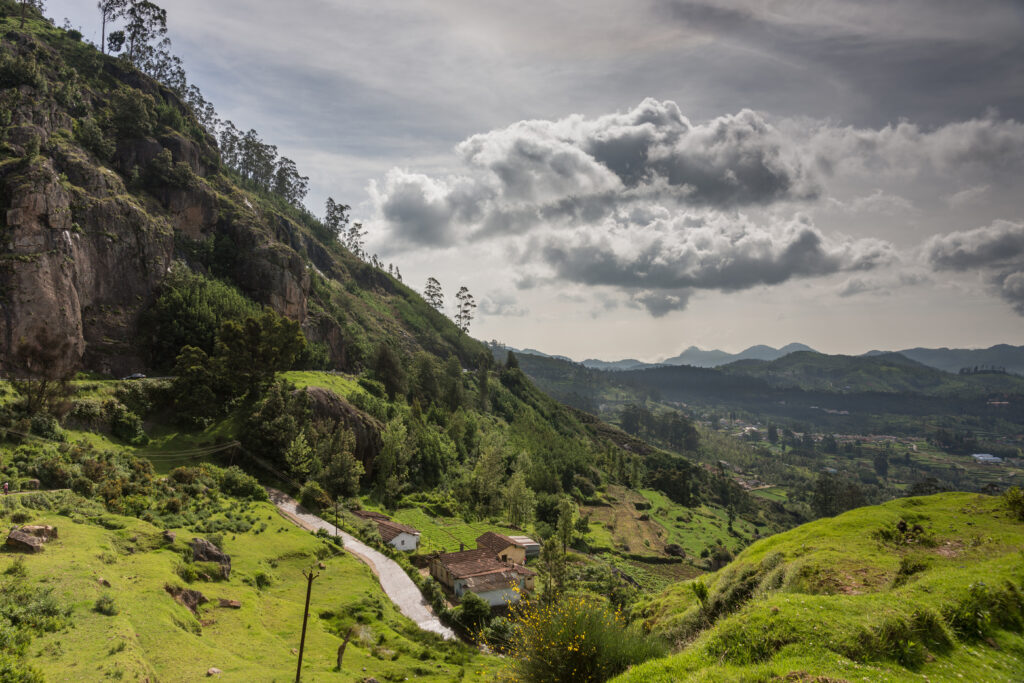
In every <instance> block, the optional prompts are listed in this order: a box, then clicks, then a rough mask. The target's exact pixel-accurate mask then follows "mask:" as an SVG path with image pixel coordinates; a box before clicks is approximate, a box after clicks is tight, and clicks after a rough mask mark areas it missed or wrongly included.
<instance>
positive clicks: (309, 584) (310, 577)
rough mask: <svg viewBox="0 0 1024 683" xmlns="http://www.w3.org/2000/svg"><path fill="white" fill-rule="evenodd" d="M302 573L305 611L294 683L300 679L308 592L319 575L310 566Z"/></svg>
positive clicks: (307, 617) (304, 644)
mask: <svg viewBox="0 0 1024 683" xmlns="http://www.w3.org/2000/svg"><path fill="white" fill-rule="evenodd" d="M302 575H303V576H305V577H306V611H305V612H303V614H302V638H301V639H300V640H299V666H298V668H296V669H295V683H299V681H300V680H301V679H302V651H303V650H305V648H306V622H307V621H309V594H310V593H312V592H313V579H315V578H316V577H318V576H320V572H317V573H315V574H314V573H313V569H312V568H310V569H308V570H306V571H304V572H302Z"/></svg>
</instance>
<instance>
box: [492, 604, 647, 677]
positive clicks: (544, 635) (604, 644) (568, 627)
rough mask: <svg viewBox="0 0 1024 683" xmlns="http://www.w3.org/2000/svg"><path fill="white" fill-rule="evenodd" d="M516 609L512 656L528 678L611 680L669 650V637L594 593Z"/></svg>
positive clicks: (517, 668) (519, 673)
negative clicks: (648, 632)
mask: <svg viewBox="0 0 1024 683" xmlns="http://www.w3.org/2000/svg"><path fill="white" fill-rule="evenodd" d="M513 613H514V615H515V623H516V626H517V630H516V636H515V638H514V640H513V642H512V644H511V647H510V648H509V649H510V651H511V654H510V656H509V659H510V661H511V665H512V668H513V670H514V671H515V673H516V675H517V676H518V678H519V679H520V680H523V681H586V682H592V681H594V682H596V681H606V680H608V679H610V678H613V677H614V676H616V675H618V674H620V673H622V672H623V671H625V670H626V669H627V668H629V667H630V666H633V665H636V664H640V663H641V662H644V661H647V660H648V659H651V658H653V657H661V656H664V655H665V654H666V648H665V646H664V644H663V643H661V642H660V641H658V640H655V639H653V638H651V637H647V636H645V635H644V634H643V632H642V631H641V630H640V628H639V627H638V626H636V625H633V626H627V624H626V622H625V620H624V619H623V618H622V616H621V615H620V614H619V613H618V612H613V611H611V610H610V609H609V608H608V606H607V605H604V604H602V603H599V602H596V601H594V600H593V599H590V598H582V597H581V598H575V597H574V598H565V599H562V600H560V601H558V602H553V603H549V604H546V605H537V604H533V603H530V604H526V605H523V606H521V607H517V608H516V609H514V610H513Z"/></svg>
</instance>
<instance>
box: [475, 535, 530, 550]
mask: <svg viewBox="0 0 1024 683" xmlns="http://www.w3.org/2000/svg"><path fill="white" fill-rule="evenodd" d="M510 545H512V546H516V547H519V548H522V547H524V546H523V545H522V544H521V543H516V542H515V541H513V540H512V539H511V538H509V537H508V536H505V535H504V534H497V533H495V532H493V531H488V532H487V533H485V534H481V535H480V536H479V537H478V538H477V539H476V547H477V548H486V549H487V550H489V551H490V552H491V554H492V555H498V554H500V553H501V551H502V550H504V549H505V548H507V547H509V546H510Z"/></svg>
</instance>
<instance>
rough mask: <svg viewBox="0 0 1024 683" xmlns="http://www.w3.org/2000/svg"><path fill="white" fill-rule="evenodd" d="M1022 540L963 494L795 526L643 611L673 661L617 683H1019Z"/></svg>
mask: <svg viewBox="0 0 1024 683" xmlns="http://www.w3.org/2000/svg"><path fill="white" fill-rule="evenodd" d="M1021 543H1024V523H1022V522H1021V520H1020V519H1017V518H1016V516H1015V515H1011V514H1010V511H1009V510H1008V509H1007V507H1006V504H1005V501H1004V499H1001V498H993V497H988V496H979V495H974V494H964V493H956V494H952V493H951V494H941V495H937V496H930V497H925V498H907V499H902V500H898V501H893V502H891V503H887V504H885V505H880V506H877V507H871V508H861V509H857V510H853V511H851V512H847V513H845V514H843V515H840V516H839V517H836V518H833V519H822V520H819V521H817V522H812V523H810V524H806V525H804V526H801V527H798V528H796V529H793V530H790V531H788V532H785V533H782V534H778V535H776V536H773V537H771V538H768V539H764V540H762V541H758V542H757V543H755V544H753V545H752V546H750V547H749V548H747V549H746V550H745V551H743V552H742V553H740V555H739V556H738V557H737V558H736V560H735V561H734V562H732V563H730V564H729V565H727V566H726V567H725V568H724V569H722V570H720V571H718V572H717V573H715V574H713V575H711V576H708V577H704V578H702V579H699V580H697V581H694V582H686V583H682V584H679V585H676V586H673V587H672V588H670V589H668V590H667V591H665V592H664V593H662V594H661V595H660V596H658V597H656V598H653V599H651V600H649V601H647V602H646V603H643V604H642V605H641V606H640V607H639V608H638V611H637V613H638V614H639V615H640V616H641V617H642V618H643V619H644V621H645V624H646V625H647V627H648V628H650V629H651V630H652V632H653V633H655V634H659V635H661V636H662V637H665V638H667V639H669V640H670V641H672V642H674V643H675V644H676V647H677V648H679V649H680V650H681V651H680V652H679V653H678V654H676V655H674V656H672V657H670V658H668V659H662V660H656V661H651V662H648V663H646V664H643V665H641V666H639V667H636V668H635V669H633V670H632V671H631V672H630V673H628V674H626V675H623V676H622V677H620V678H619V679H616V680H618V681H623V682H625V681H644V682H645V683H647V682H656V681H678V680H691V681H739V680H808V681H810V680H819V681H820V680H830V681H831V680H837V681H838V680H865V679H869V680H924V679H927V680H933V681H936V680H938V681H947V680H950V681H952V680H964V679H966V680H984V681H1013V680H1019V675H1020V662H1021V661H1024V637H1022V630H1024V599H1022V597H1021V595H1022V591H1024V560H1022V558H1021V555H1020V552H1019V548H1020V546H1021ZM704 589H706V592H705V590H704Z"/></svg>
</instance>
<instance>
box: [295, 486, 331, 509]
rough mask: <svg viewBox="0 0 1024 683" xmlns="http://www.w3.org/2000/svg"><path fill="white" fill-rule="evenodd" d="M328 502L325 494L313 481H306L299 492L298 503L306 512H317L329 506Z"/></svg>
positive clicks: (328, 499)
mask: <svg viewBox="0 0 1024 683" xmlns="http://www.w3.org/2000/svg"><path fill="white" fill-rule="evenodd" d="M330 502H331V501H330V498H329V497H328V496H327V492H325V491H324V489H323V487H322V486H320V484H319V483H317V482H315V481H307V482H306V483H305V484H303V485H302V489H301V490H300V491H299V503H301V504H302V507H304V508H306V509H307V510H319V509H320V508H322V507H326V506H328V505H330Z"/></svg>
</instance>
